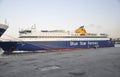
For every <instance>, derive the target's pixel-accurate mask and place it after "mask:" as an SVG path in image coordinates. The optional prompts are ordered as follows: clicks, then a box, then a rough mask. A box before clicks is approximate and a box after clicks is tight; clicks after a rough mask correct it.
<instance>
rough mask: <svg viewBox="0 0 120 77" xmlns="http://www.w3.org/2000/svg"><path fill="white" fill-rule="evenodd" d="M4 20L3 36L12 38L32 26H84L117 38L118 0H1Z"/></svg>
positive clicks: (0, 17)
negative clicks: (5, 26)
mask: <svg viewBox="0 0 120 77" xmlns="http://www.w3.org/2000/svg"><path fill="white" fill-rule="evenodd" d="M5 19H7V21H8V23H9V29H8V30H7V31H6V33H5V34H6V35H11V36H13V37H16V35H18V34H16V33H18V30H19V28H28V27H30V26H32V25H33V24H36V27H37V30H41V29H46V30H47V29H50V30H52V29H64V30H70V31H74V30H75V29H76V28H78V27H80V26H82V25H84V26H85V27H86V29H87V32H90V33H92V32H93V33H107V34H109V35H110V37H120V31H119V29H120V0H0V23H4V20H5Z"/></svg>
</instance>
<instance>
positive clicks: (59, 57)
mask: <svg viewBox="0 0 120 77" xmlns="http://www.w3.org/2000/svg"><path fill="white" fill-rule="evenodd" d="M0 77H120V48H119V47H118V48H97V49H86V50H71V51H56V52H55V51H54V52H45V53H43V52H41V53H28V54H11V55H2V56H0Z"/></svg>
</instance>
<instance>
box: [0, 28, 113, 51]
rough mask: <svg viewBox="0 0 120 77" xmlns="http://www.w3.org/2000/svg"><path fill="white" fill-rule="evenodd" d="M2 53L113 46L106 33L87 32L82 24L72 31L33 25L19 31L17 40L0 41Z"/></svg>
mask: <svg viewBox="0 0 120 77" xmlns="http://www.w3.org/2000/svg"><path fill="white" fill-rule="evenodd" d="M0 47H1V48H2V49H3V50H4V53H11V52H13V51H32V52H33V51H37V50H61V49H82V48H102V47H114V43H113V42H112V41H111V39H110V38H109V37H108V35H107V34H103V33H101V34H95V33H87V31H86V29H85V28H84V26H81V27H79V28H78V29H76V30H75V31H74V32H70V31H65V30H41V31H37V30H36V29H35V27H32V28H31V29H24V30H20V31H19V40H14V41H12V40H11V41H0Z"/></svg>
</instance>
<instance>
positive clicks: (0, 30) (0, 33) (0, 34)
mask: <svg viewBox="0 0 120 77" xmlns="http://www.w3.org/2000/svg"><path fill="white" fill-rule="evenodd" d="M5 31H6V30H5V29H2V28H0V37H1V36H2V34H3V33H4V32H5Z"/></svg>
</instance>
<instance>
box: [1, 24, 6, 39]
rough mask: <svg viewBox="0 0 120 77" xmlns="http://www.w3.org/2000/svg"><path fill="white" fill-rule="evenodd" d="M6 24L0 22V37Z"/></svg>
mask: <svg viewBox="0 0 120 77" xmlns="http://www.w3.org/2000/svg"><path fill="white" fill-rule="evenodd" d="M7 28H8V26H7V25H5V24H0V37H1V36H2V35H3V33H4V32H5V31H6V30H7Z"/></svg>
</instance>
